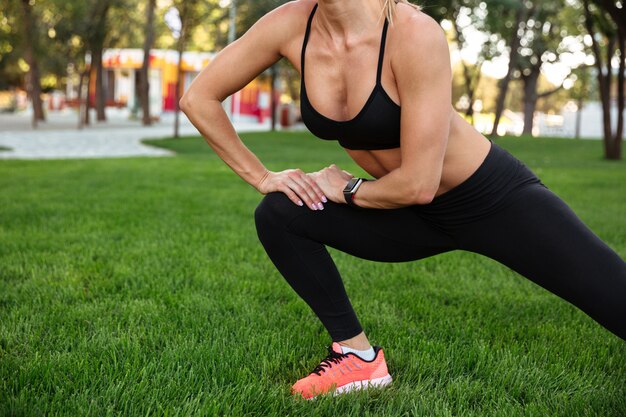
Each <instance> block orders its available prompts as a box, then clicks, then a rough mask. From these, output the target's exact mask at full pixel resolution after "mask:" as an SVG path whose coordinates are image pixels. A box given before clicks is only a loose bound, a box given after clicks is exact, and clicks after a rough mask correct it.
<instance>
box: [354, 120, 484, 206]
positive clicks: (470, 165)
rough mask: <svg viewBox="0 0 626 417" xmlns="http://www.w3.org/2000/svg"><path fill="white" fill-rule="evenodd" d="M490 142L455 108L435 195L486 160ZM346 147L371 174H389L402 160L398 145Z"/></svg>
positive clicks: (356, 160) (448, 188) (455, 183)
mask: <svg viewBox="0 0 626 417" xmlns="http://www.w3.org/2000/svg"><path fill="white" fill-rule="evenodd" d="M490 146H491V145H490V143H489V140H487V138H485V137H484V136H483V135H482V134H480V132H478V131H477V130H476V129H474V127H473V126H471V125H470V124H469V123H468V122H467V121H466V120H465V119H463V118H462V117H461V116H460V115H459V114H458V113H457V112H456V111H455V112H454V114H453V117H452V119H451V121H450V133H449V136H448V143H447V146H446V152H445V156H444V160H443V168H442V172H441V181H440V183H439V189H438V190H437V192H436V193H435V197H437V196H439V195H441V194H443V193H445V192H447V191H449V190H451V189H452V188H454V187H456V186H457V185H459V184H461V183H462V182H463V181H465V180H466V179H467V178H469V177H470V176H471V175H472V174H473V173H474V172H475V171H476V170H477V169H478V167H479V166H480V165H481V164H482V162H483V161H484V160H485V157H486V156H487V153H488V152H489V149H490ZM346 151H347V152H348V155H350V157H351V158H352V159H353V160H354V161H355V162H356V163H357V164H358V165H359V166H360V167H361V168H363V169H364V170H365V171H366V172H367V173H368V174H370V175H371V176H373V177H374V178H380V177H382V176H384V175H386V174H388V173H389V172H391V171H393V170H394V169H397V168H398V167H400V165H401V163H402V155H401V152H400V148H394V149H381V150H372V151H364V150H351V149H346Z"/></svg>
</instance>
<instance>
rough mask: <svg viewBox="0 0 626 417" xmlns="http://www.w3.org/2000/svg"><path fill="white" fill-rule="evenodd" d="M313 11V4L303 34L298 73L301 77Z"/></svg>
mask: <svg viewBox="0 0 626 417" xmlns="http://www.w3.org/2000/svg"><path fill="white" fill-rule="evenodd" d="M315 10H317V3H315V6H313V10H311V14H310V15H309V20H308V21H307V22H306V31H305V32H304V41H303V42H302V52H301V54H300V73H301V74H302V77H304V50H305V49H306V44H307V43H308V41H309V33H310V32H311V22H312V21H313V15H314V14H315Z"/></svg>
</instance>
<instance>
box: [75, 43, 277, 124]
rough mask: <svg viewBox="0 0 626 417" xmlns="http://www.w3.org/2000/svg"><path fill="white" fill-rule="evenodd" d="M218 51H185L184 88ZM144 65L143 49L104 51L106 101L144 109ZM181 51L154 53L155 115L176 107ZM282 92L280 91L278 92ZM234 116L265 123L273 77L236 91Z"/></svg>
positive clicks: (151, 74) (92, 92) (152, 96)
mask: <svg viewBox="0 0 626 417" xmlns="http://www.w3.org/2000/svg"><path fill="white" fill-rule="evenodd" d="M214 56H215V54H214V53H208V52H184V53H183V62H182V70H183V79H182V89H183V91H186V90H187V88H189V85H190V84H191V82H192V81H193V79H194V78H195V77H196V75H198V74H199V73H200V71H201V70H202V68H204V67H205V66H206V65H207V64H208V63H209V62H211V59H212V58H213V57H214ZM142 64H143V50H141V49H106V50H105V51H104V54H103V68H104V76H103V82H104V90H105V101H106V105H107V106H109V107H117V108H126V109H128V110H129V111H130V112H133V113H139V112H141V105H140V103H139V85H140V77H141V74H140V70H141V66H142ZM177 71H178V52H176V51H174V50H163V49H153V50H152V51H151V52H150V67H149V72H148V77H149V79H150V113H151V114H152V115H155V116H159V115H161V114H162V113H163V112H169V111H174V110H175V104H176V103H175V100H176V98H175V97H176V77H177ZM75 87H76V86H73V85H68V91H67V96H68V98H69V99H70V100H71V99H73V98H74V97H75V96H76V92H75V91H74V90H75ZM276 94H277V95H278V94H279V92H276ZM90 100H91V102H92V104H93V103H94V102H95V79H94V78H93V77H92V80H91V86H90ZM230 105H231V109H232V115H233V119H237V120H246V119H247V120H248V121H251V122H252V121H259V122H262V121H263V120H264V119H265V118H266V117H269V116H270V111H271V110H270V80H269V79H265V80H264V79H261V78H257V79H255V80H253V81H252V82H251V83H249V84H248V85H247V86H245V87H244V88H243V89H241V90H240V91H238V92H237V93H235V94H233V97H232V100H231V101H230Z"/></svg>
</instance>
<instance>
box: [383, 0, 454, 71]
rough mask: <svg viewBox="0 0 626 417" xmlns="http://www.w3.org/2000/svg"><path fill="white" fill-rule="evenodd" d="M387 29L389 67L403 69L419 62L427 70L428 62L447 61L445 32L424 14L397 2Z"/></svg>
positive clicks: (447, 62)
mask: <svg viewBox="0 0 626 417" xmlns="http://www.w3.org/2000/svg"><path fill="white" fill-rule="evenodd" d="M389 31H390V39H389V50H390V54H391V63H392V67H405V68H406V66H407V65H409V66H413V65H415V64H418V63H419V64H420V65H419V66H420V67H422V68H424V69H427V68H428V67H429V66H431V65H434V66H437V65H446V64H447V65H449V64H450V61H449V60H450V51H449V48H448V40H447V38H446V34H445V31H444V30H443V28H442V27H441V25H439V23H437V21H436V20H435V19H433V18H432V17H430V16H429V15H427V14H426V13H424V12H422V11H420V10H416V9H415V8H413V7H411V6H409V5H407V4H403V3H398V4H397V5H396V14H395V18H394V21H393V25H389ZM414 69H415V68H414ZM394 72H395V71H394Z"/></svg>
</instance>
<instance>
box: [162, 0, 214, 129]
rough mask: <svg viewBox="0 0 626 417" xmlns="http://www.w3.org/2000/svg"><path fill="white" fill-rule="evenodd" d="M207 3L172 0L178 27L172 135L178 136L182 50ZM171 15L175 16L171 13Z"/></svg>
mask: <svg viewBox="0 0 626 417" xmlns="http://www.w3.org/2000/svg"><path fill="white" fill-rule="evenodd" d="M208 6H209V4H208V3H207V2H206V1H205V0H174V2H173V7H172V9H170V10H172V12H173V13H175V15H176V16H177V17H178V24H179V26H178V27H173V28H172V32H173V33H174V37H175V38H177V41H176V51H177V52H178V68H177V71H176V73H177V75H176V93H175V99H174V106H175V111H174V137H175V138H178V137H179V124H180V123H179V118H180V106H179V103H178V102H179V101H180V97H181V95H182V91H181V90H182V86H183V84H182V81H183V80H182V75H183V51H184V50H185V47H186V45H187V43H188V42H189V39H191V35H192V33H193V30H194V29H195V28H196V27H197V26H198V25H199V24H200V23H201V22H202V21H203V19H204V18H205V17H206V15H207V7H208ZM172 17H175V16H174V15H172Z"/></svg>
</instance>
